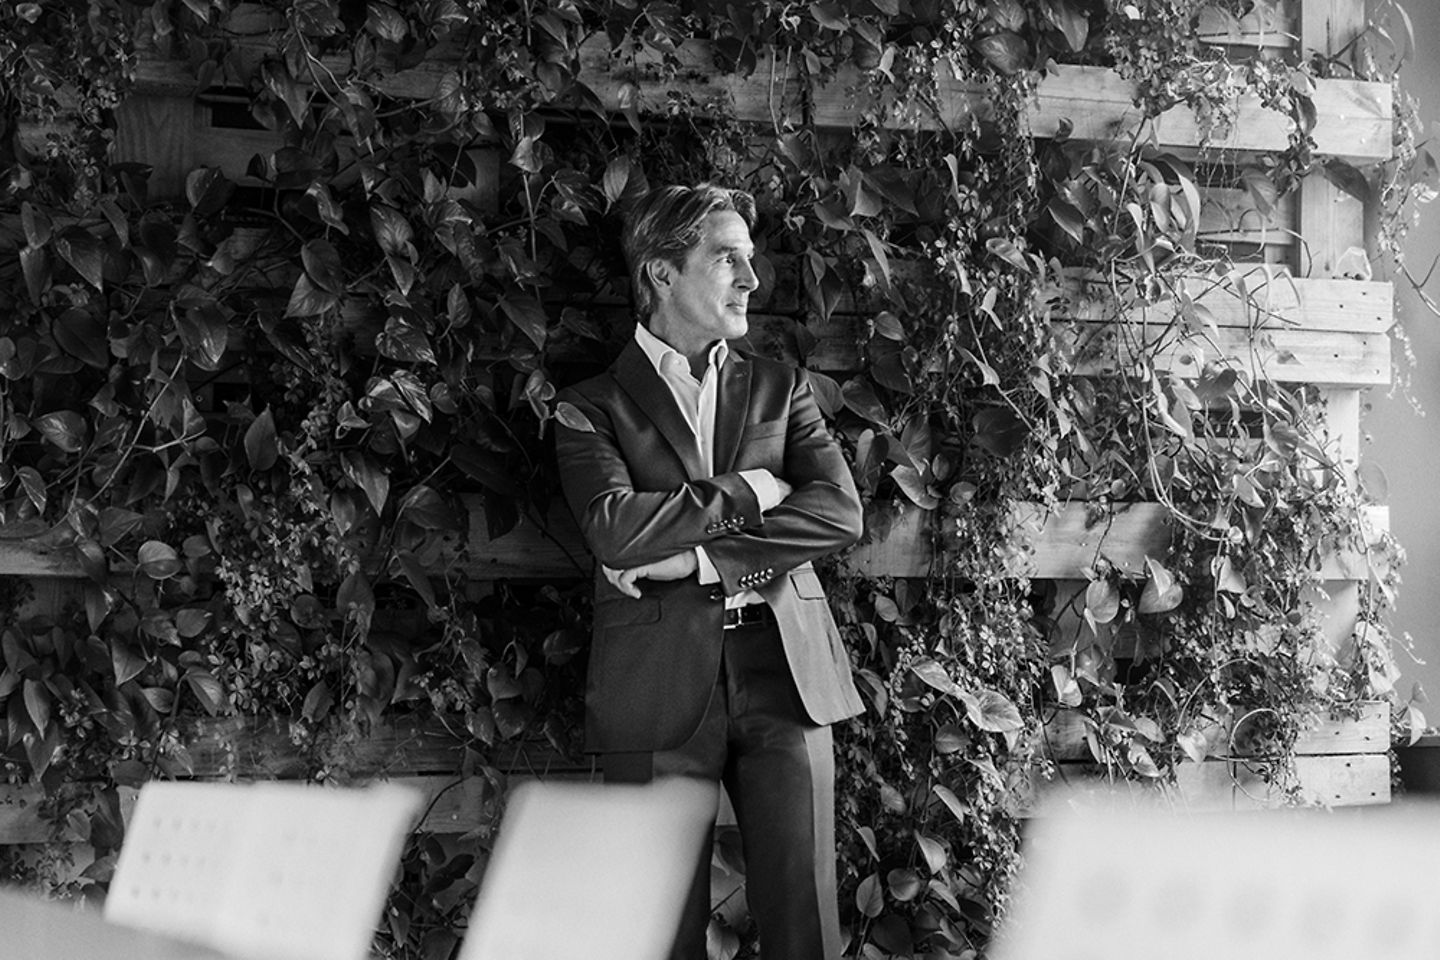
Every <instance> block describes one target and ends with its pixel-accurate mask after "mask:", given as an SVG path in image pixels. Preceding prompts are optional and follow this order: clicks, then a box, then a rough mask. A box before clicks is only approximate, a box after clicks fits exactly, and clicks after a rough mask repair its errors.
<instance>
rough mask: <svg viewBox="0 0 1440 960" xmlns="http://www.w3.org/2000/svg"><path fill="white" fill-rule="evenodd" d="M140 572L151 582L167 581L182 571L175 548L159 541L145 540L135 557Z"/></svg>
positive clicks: (181, 564) (182, 565)
mask: <svg viewBox="0 0 1440 960" xmlns="http://www.w3.org/2000/svg"><path fill="white" fill-rule="evenodd" d="M136 560H137V561H138V564H139V567H140V572H141V573H143V574H145V576H147V577H149V578H150V579H152V580H168V579H169V578H170V577H173V576H175V574H177V573H179V572H180V571H181V569H183V567H184V564H183V563H181V560H180V556H179V554H177V553H176V552H175V548H174V547H172V546H170V545H169V544H168V543H164V542H162V541H160V540H147V541H145V542H144V543H142V544H141V545H140V551H139V553H138V554H137V555H136Z"/></svg>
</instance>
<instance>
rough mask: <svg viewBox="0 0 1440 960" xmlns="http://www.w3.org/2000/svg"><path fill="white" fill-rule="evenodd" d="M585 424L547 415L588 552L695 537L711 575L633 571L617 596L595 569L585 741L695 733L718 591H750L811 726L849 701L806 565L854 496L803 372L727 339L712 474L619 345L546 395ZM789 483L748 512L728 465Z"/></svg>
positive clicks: (607, 746)
mask: <svg viewBox="0 0 1440 960" xmlns="http://www.w3.org/2000/svg"><path fill="white" fill-rule="evenodd" d="M559 399H560V400H566V401H569V402H570V403H573V404H574V405H575V406H576V407H577V408H578V409H579V410H580V411H581V412H582V413H584V414H585V416H586V417H588V418H589V420H590V423H591V424H592V425H593V426H594V430H593V431H580V430H573V429H570V428H568V427H565V426H563V425H560V424H558V423H557V425H556V436H555V441H556V451H557V454H558V458H559V463H560V474H561V483H562V485H563V487H564V490H565V497H566V499H567V500H568V501H569V503H570V509H571V510H572V511H574V514H575V516H576V518H577V519H578V520H579V523H580V528H581V530H582V531H583V532H584V535H585V540H586V543H587V544H588V545H589V548H590V550H591V552H592V553H593V554H594V555H595V558H596V559H597V560H598V561H599V563H603V564H606V565H607V566H610V567H612V568H617V569H618V568H628V567H633V566H636V565H638V564H642V563H647V562H649V561H653V560H661V559H664V558H666V557H668V556H671V555H672V554H675V553H678V552H680V551H684V550H692V549H693V548H695V547H696V546H700V545H703V546H704V547H705V550H706V552H707V554H708V555H709V557H710V559H711V560H712V561H713V562H714V564H715V567H716V569H717V570H718V571H719V574H720V579H721V582H720V584H718V585H705V586H702V585H701V584H700V583H699V580H698V578H697V577H696V576H694V575H692V576H690V577H688V578H687V579H685V580H679V581H668V582H667V581H657V580H641V581H640V582H639V586H640V590H641V596H640V598H639V599H632V598H629V597H626V596H624V595H623V594H621V593H620V592H619V591H618V590H616V589H615V588H614V587H612V586H611V585H610V583H609V582H608V581H607V580H606V579H605V578H604V576H603V575H602V574H601V572H600V570H599V568H598V564H597V568H596V576H595V624H594V637H593V642H592V645H591V649H590V673H589V678H588V684H587V691H586V697H585V701H586V747H587V749H589V750H591V751H597V752H608V751H651V750H665V749H670V748H672V747H676V746H679V745H680V744H681V743H683V742H684V741H685V740H686V739H688V738H689V736H690V735H691V734H692V733H693V732H694V731H695V729H696V727H697V726H698V725H699V722H700V718H701V716H702V714H703V713H704V710H705V706H706V704H707V703H708V701H709V698H710V694H711V691H712V689H713V687H714V685H715V680H716V677H717V676H718V675H719V669H720V652H721V645H722V641H723V631H722V617H723V612H724V603H723V601H724V598H725V597H726V596H727V595H732V594H736V593H740V592H742V591H744V590H747V589H753V590H755V591H756V592H758V593H759V594H760V595H761V596H762V597H764V598H765V600H766V601H767V602H768V603H769V604H770V607H771V609H773V610H774V612H775V618H776V621H777V623H778V625H779V629H780V636H781V639H782V641H783V643H784V645H785V654H786V658H787V659H788V661H789V663H790V669H791V672H792V674H793V675H794V678H795V685H796V687H797V688H798V689H799V691H800V698H801V701H802V702H803V703H804V706H805V710H806V711H807V712H808V714H809V716H810V718H811V719H812V720H813V721H815V722H816V723H821V724H824V723H833V722H835V721H836V720H841V719H843V718H845V717H850V716H854V715H855V714H857V713H859V712H860V711H861V710H862V709H863V708H864V707H863V704H862V703H861V700H860V697H859V695H858V694H857V693H856V691H855V685H854V682H853V680H852V679H851V675H850V662H849V658H848V656H847V655H846V652H845V648H844V646H843V644H842V643H841V640H840V634H839V631H838V630H837V629H836V626H835V621H834V618H833V617H832V616H831V614H830V608H829V605H828V604H827V602H826V600H825V593H824V591H823V590H822V589H821V587H820V581H819V578H818V577H817V576H816V574H815V571H814V569H813V568H812V567H811V565H810V561H812V560H814V559H815V558H816V557H820V556H824V555H826V554H829V553H832V552H834V551H836V550H839V549H841V548H843V547H846V546H848V545H850V544H851V543H854V542H855V540H857V539H858V538H859V536H860V533H861V530H862V518H861V510H860V501H859V498H858V496H857V495H856V492H855V485H854V482H853V481H852V479H851V477H850V471H849V469H848V467H847V465H846V463H845V461H844V458H843V456H842V455H841V452H840V448H839V446H838V445H837V444H836V443H835V440H834V438H833V437H831V436H830V433H829V432H828V431H827V430H826V428H825V424H824V422H823V421H822V419H821V417H820V411H819V409H818V407H817V406H816V404H815V397H814V394H813V393H812V392H811V389H810V383H809V380H808V378H807V377H806V375H805V372H804V371H803V370H799V369H796V368H793V367H789V366H786V365H784V364H781V363H777V362H774V361H771V360H765V359H762V358H758V357H750V356H746V355H743V354H741V353H739V352H738V351H735V350H732V351H731V352H730V355H729V358H728V359H727V360H726V362H725V364H724V366H723V367H722V369H721V375H720V384H719V394H718V398H717V404H716V416H715V475H714V476H711V477H707V476H705V475H704V471H703V469H702V467H701V465H700V461H699V452H698V450H697V449H696V444H695V442H694V438H693V435H692V434H691V433H690V429H689V427H688V426H687V424H686V423H685V420H684V418H683V417H682V416H681V414H680V412H679V410H678V409H677V408H676V405H675V401H674V399H673V398H672V396H671V394H670V392H669V389H668V388H667V387H666V385H665V382H664V381H663V380H662V379H661V378H660V375H659V374H658V373H657V372H656V371H655V368H654V367H653V366H652V365H651V364H650V361H649V360H648V359H647V358H646V357H645V354H644V352H643V351H642V350H641V349H640V347H639V346H638V345H637V344H636V343H635V342H634V341H631V342H630V344H628V345H627V346H626V347H625V349H624V351H623V352H622V353H621V354H620V356H619V358H618V359H616V361H615V363H614V364H613V365H612V366H611V367H610V369H608V370H607V371H606V372H605V373H603V374H601V375H600V376H598V377H594V378H592V379H590V380H586V381H585V382H583V383H580V384H578V385H577V386H574V387H571V388H568V389H567V390H565V391H562V392H561V394H560V396H559ZM755 467H764V468H766V469H768V470H770V471H771V472H772V473H773V474H774V475H775V476H777V477H780V478H782V479H783V480H785V481H786V482H787V483H789V484H791V485H792V486H793V487H794V492H792V493H791V494H790V496H789V497H787V498H786V500H785V502H784V503H782V504H780V505H779V506H777V507H775V508H773V509H772V510H770V511H769V513H767V514H766V515H764V516H761V514H760V508H759V504H758V502H757V500H756V497H755V494H754V492H753V491H752V490H751V489H750V486H749V484H747V483H746V482H745V481H744V479H742V478H741V477H740V474H739V471H741V470H745V469H750V468H755Z"/></svg>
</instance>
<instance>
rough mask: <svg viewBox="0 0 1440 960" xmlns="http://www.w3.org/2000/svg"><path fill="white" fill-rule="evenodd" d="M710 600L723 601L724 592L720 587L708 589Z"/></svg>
mask: <svg viewBox="0 0 1440 960" xmlns="http://www.w3.org/2000/svg"><path fill="white" fill-rule="evenodd" d="M710 599H711V600H715V601H720V600H724V599H725V591H724V590H723V589H721V588H720V587H711V588H710Z"/></svg>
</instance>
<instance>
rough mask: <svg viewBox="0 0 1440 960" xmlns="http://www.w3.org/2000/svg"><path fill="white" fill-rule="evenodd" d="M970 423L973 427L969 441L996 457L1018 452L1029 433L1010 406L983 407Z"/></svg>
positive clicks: (1028, 429)
mask: <svg viewBox="0 0 1440 960" xmlns="http://www.w3.org/2000/svg"><path fill="white" fill-rule="evenodd" d="M971 423H972V424H973V425H974V427H975V434H974V436H972V437H971V442H972V443H973V444H974V445H975V446H977V447H979V448H980V449H982V450H984V451H986V452H987V453H992V454H994V455H995V456H997V457H1009V456H1012V455H1014V454H1016V453H1018V452H1019V451H1020V448H1021V447H1022V446H1023V445H1024V443H1025V438H1026V437H1027V436H1029V433H1030V428H1029V427H1028V426H1026V424H1025V422H1024V421H1023V420H1021V419H1020V417H1019V415H1017V414H1016V413H1015V411H1014V410H1012V409H1011V408H1010V407H999V406H997V407H985V408H983V409H982V410H980V411H979V412H977V413H976V414H975V415H974V416H973V417H972V418H971Z"/></svg>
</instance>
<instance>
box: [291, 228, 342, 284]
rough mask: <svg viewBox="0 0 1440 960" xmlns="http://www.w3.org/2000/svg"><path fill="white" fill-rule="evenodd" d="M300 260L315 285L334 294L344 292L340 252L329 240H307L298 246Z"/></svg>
mask: <svg viewBox="0 0 1440 960" xmlns="http://www.w3.org/2000/svg"><path fill="white" fill-rule="evenodd" d="M300 262H301V263H302V264H304V266H305V272H306V273H307V274H309V275H310V279H311V280H312V281H313V282H314V283H315V286H317V287H319V288H320V289H321V290H324V291H325V292H326V293H333V294H335V295H336V296H340V295H341V294H343V293H344V292H345V270H344V268H343V267H341V265H340V254H339V253H338V252H337V251H336V250H335V245H334V244H332V243H331V242H330V241H329V240H326V239H323V238H320V239H316V240H311V241H309V242H307V243H306V244H305V245H304V246H303V247H301V248H300Z"/></svg>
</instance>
